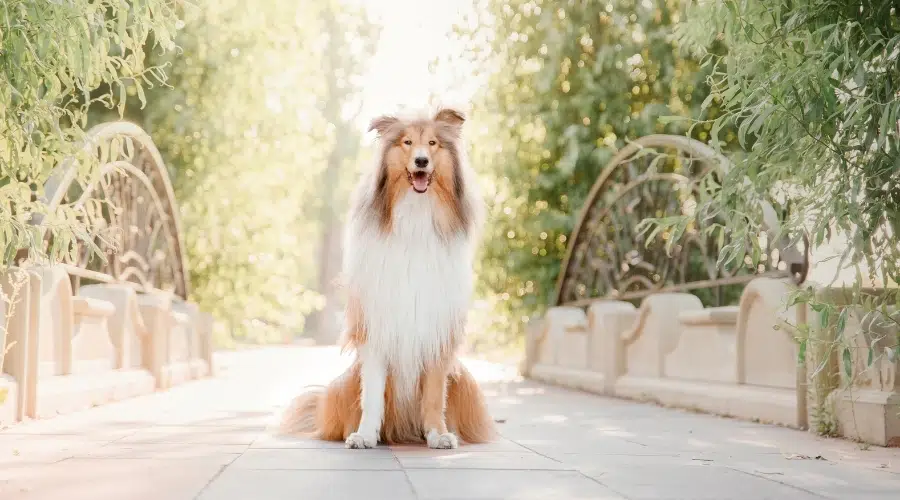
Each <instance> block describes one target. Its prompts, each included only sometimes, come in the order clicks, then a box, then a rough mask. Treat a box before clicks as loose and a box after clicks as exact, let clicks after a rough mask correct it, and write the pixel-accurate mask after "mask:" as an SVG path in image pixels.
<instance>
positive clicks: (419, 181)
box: [412, 174, 428, 193]
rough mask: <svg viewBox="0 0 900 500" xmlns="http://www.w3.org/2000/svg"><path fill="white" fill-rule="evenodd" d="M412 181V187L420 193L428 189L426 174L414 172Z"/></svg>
mask: <svg viewBox="0 0 900 500" xmlns="http://www.w3.org/2000/svg"><path fill="white" fill-rule="evenodd" d="M412 182H413V189H415V190H416V191H418V192H420V193H424V192H425V191H427V190H428V176H427V175H424V174H422V175H420V174H416V175H414V176H413V180H412Z"/></svg>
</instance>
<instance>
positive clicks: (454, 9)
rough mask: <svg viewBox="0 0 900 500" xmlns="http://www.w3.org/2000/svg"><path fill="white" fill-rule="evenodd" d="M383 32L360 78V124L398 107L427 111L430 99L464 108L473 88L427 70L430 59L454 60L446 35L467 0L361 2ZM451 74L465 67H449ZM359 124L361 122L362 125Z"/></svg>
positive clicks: (455, 54) (454, 48)
mask: <svg viewBox="0 0 900 500" xmlns="http://www.w3.org/2000/svg"><path fill="white" fill-rule="evenodd" d="M362 1H363V3H364V4H365V6H366V8H367V9H368V10H369V12H370V14H371V15H372V17H373V21H375V22H376V23H379V24H380V25H381V26H382V27H383V28H382V31H381V38H380V40H379V43H378V47H377V49H376V53H375V56H374V59H373V60H372V61H371V63H372V64H371V66H370V69H369V72H368V75H367V77H366V79H365V89H364V92H363V99H364V105H363V111H362V113H361V116H360V120H361V122H364V123H365V124H367V123H368V120H370V119H371V118H372V117H373V116H377V115H380V114H385V113H391V112H395V111H398V110H402V109H412V110H419V109H427V108H428V107H429V105H430V104H432V102H431V99H432V97H433V96H438V99H439V102H440V103H443V104H453V105H462V106H468V104H469V102H470V99H471V97H472V95H473V93H474V91H475V90H477V87H476V84H475V82H474V79H472V80H470V81H469V84H467V85H460V84H459V82H458V81H454V79H453V78H452V76H451V74H450V73H449V72H446V71H440V72H433V71H431V70H430V69H429V63H430V62H431V61H432V60H434V59H435V58H436V57H438V56H441V57H447V56H453V59H459V57H458V56H459V55H461V54H460V51H461V50H462V48H461V47H459V46H458V45H457V44H456V43H454V41H453V40H451V39H450V38H449V37H448V33H449V32H450V31H451V30H452V28H453V26H454V24H456V23H458V22H459V21H460V20H461V19H462V18H463V15H464V13H465V12H466V10H467V9H470V8H471V7H472V2H471V0H362ZM455 64H456V65H457V66H456V68H455V69H456V73H457V74H458V73H459V72H460V70H462V71H465V68H460V67H459V66H458V65H460V64H464V62H463V61H459V62H458V63H455ZM364 123H361V125H362V126H364Z"/></svg>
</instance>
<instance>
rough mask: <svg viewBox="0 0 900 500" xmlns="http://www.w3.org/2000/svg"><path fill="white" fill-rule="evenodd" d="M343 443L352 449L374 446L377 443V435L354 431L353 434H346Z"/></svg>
mask: <svg viewBox="0 0 900 500" xmlns="http://www.w3.org/2000/svg"><path fill="white" fill-rule="evenodd" d="M344 444H345V445H346V446H347V448H350V449H353V450H362V449H365V448H374V447H375V445H377V444H378V437H377V436H374V435H372V436H364V435H362V434H360V433H358V432H354V433H353V434H350V435H349V436H347V440H346V441H344Z"/></svg>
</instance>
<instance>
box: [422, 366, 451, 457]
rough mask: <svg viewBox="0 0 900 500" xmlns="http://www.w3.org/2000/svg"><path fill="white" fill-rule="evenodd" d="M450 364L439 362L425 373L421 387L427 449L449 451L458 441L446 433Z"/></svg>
mask: <svg viewBox="0 0 900 500" xmlns="http://www.w3.org/2000/svg"><path fill="white" fill-rule="evenodd" d="M449 365H450V363H448V362H441V363H438V364H437V365H436V366H434V367H432V368H430V369H428V370H426V371H425V380H424V383H423V386H422V423H423V424H424V425H423V428H424V430H425V441H426V442H427V443H428V447H429V448H440V449H451V448H457V447H458V446H459V440H458V439H457V438H456V435H455V434H453V433H452V432H448V431H447V420H446V417H445V410H446V407H447V376H448V375H449V369H448V366H449Z"/></svg>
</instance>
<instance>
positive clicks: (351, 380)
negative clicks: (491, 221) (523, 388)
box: [281, 108, 495, 449]
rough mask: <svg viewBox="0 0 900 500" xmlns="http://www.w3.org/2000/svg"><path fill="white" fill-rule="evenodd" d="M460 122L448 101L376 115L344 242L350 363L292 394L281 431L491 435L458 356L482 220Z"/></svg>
mask: <svg viewBox="0 0 900 500" xmlns="http://www.w3.org/2000/svg"><path fill="white" fill-rule="evenodd" d="M464 122H465V117H464V115H463V113H462V112H460V111H458V110H455V109H447V108H444V109H440V110H438V111H437V112H436V113H435V114H433V115H431V116H430V117H420V118H414V119H401V118H397V117H394V116H381V117H378V118H376V119H374V120H372V122H371V124H370V126H369V132H372V131H375V132H376V133H377V136H378V143H379V154H378V155H377V160H378V161H377V162H376V164H375V168H374V169H372V170H371V171H370V172H368V173H367V175H365V176H363V177H362V179H361V180H360V182H359V184H358V185H357V188H356V190H355V192H354V195H353V199H352V203H351V209H350V217H349V223H348V225H347V234H346V239H345V251H344V268H343V281H344V286H345V288H346V290H347V292H348V303H347V309H346V329H345V331H344V333H343V335H342V344H343V347H344V348H345V349H351V350H353V351H354V352H355V354H356V356H355V360H354V362H353V363H352V364H351V366H350V368H348V369H347V371H346V372H344V373H343V374H342V375H341V376H340V377H338V378H337V379H335V380H334V381H332V382H331V383H330V384H329V385H328V386H326V387H325V388H324V390H322V389H319V390H316V391H310V392H307V393H304V394H302V395H300V396H298V397H297V398H295V399H294V401H292V403H291V404H290V405H289V407H288V408H287V410H286V412H285V413H284V415H283V418H282V423H281V430H282V432H284V433H287V434H295V435H296V434H305V435H309V436H314V437H317V438H319V439H324V440H329V441H344V442H345V445H346V447H347V448H353V449H363V448H374V447H375V446H377V444H378V442H383V443H387V444H411V443H422V442H423V441H424V442H425V443H426V444H427V445H428V446H429V447H430V448H439V449H450V448H457V447H458V446H459V440H460V438H461V439H462V440H463V441H464V442H466V443H471V444H474V443H483V442H487V441H490V440H492V439H493V437H494V435H495V432H494V427H493V424H494V422H493V419H491V417H490V415H489V413H488V411H487V407H486V405H485V401H484V397H483V395H482V393H481V391H480V389H479V387H478V383H477V382H476V381H475V379H474V377H473V376H472V375H471V374H470V373H469V372H468V371H467V370H466V368H465V366H463V364H462V363H460V361H459V359H458V358H457V349H458V347H459V346H460V345H461V343H462V340H463V333H464V329H465V318H466V314H467V311H468V308H469V302H470V298H471V293H472V261H473V258H474V250H475V242H476V240H477V239H478V232H479V230H480V226H481V223H482V220H483V206H482V199H481V197H480V194H479V192H478V189H477V186H476V183H475V182H474V180H473V177H474V174H473V172H472V171H471V169H470V167H469V164H468V161H467V158H466V154H465V148H464V145H463V137H462V128H463V124H464Z"/></svg>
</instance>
